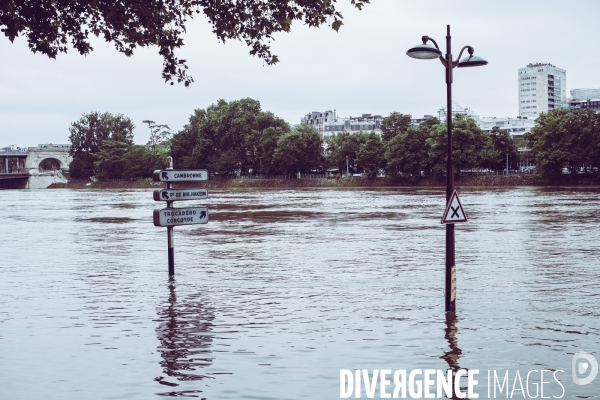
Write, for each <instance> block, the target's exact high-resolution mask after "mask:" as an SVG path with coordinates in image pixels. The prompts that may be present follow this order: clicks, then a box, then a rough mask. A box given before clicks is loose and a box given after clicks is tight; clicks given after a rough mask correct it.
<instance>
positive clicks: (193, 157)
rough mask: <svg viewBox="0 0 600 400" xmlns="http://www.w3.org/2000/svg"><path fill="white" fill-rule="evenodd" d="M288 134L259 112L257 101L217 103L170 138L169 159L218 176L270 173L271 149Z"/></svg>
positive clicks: (275, 120)
mask: <svg viewBox="0 0 600 400" xmlns="http://www.w3.org/2000/svg"><path fill="white" fill-rule="evenodd" d="M269 128H272V129H269ZM289 131H290V127H289V125H288V124H287V123H286V122H285V121H283V120H282V119H280V118H277V117H276V116H274V115H273V114H272V113H270V112H265V111H262V110H261V107H260V103H259V102H258V101H256V100H253V99H249V98H247V99H242V100H236V101H232V102H229V103H228V102H226V101H225V100H219V101H218V102H217V103H216V104H212V105H211V106H209V107H208V108H207V109H206V110H204V109H197V110H195V111H194V114H193V115H192V116H191V117H190V120H189V123H188V124H187V125H186V126H185V127H184V128H183V130H182V131H181V132H178V133H177V134H175V135H174V136H173V139H172V141H171V155H172V156H173V158H174V161H175V165H177V166H178V167H179V168H206V169H209V170H210V171H211V172H213V173H217V174H220V175H231V174H233V173H236V172H237V171H240V172H241V173H247V172H248V171H250V170H252V171H253V172H254V173H273V167H274V163H273V160H272V158H273V155H274V152H275V150H274V146H276V143H277V141H278V140H279V137H280V136H281V135H283V134H284V133H287V132H289Z"/></svg>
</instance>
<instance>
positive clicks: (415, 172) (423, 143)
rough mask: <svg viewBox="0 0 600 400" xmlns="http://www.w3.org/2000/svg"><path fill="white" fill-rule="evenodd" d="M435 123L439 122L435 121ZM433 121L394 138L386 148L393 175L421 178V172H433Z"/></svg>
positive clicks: (388, 167)
mask: <svg viewBox="0 0 600 400" xmlns="http://www.w3.org/2000/svg"><path fill="white" fill-rule="evenodd" d="M434 121H435V122H439V121H438V120H437V119H434ZM432 122H433V121H430V122H427V121H424V122H422V123H421V124H420V125H419V126H418V127H417V128H413V127H410V128H408V129H407V130H406V132H404V133H400V134H398V135H396V136H394V137H393V138H392V139H391V140H390V141H389V142H388V143H387V146H386V152H385V159H386V162H387V170H388V173H390V174H391V175H397V174H402V175H406V176H420V175H421V171H424V172H426V173H427V174H429V173H430V171H431V165H430V162H429V155H428V153H429V150H430V149H429V142H428V141H427V139H428V138H429V137H430V135H431V131H432V127H433V126H435V125H434V124H432Z"/></svg>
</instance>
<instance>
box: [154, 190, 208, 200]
mask: <svg viewBox="0 0 600 400" xmlns="http://www.w3.org/2000/svg"><path fill="white" fill-rule="evenodd" d="M207 198H208V190H206V189H204V188H200V189H161V190H155V191H154V200H156V201H179V200H201V199H207Z"/></svg>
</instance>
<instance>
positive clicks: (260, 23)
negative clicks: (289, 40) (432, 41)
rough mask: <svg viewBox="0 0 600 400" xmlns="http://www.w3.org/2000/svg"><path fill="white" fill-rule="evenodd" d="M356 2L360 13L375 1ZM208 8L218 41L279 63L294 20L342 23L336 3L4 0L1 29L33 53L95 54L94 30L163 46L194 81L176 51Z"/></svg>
mask: <svg viewBox="0 0 600 400" xmlns="http://www.w3.org/2000/svg"><path fill="white" fill-rule="evenodd" d="M350 3H351V4H353V5H354V6H355V7H356V8H358V9H359V10H360V9H362V7H363V6H364V4H365V3H368V0H350ZM200 13H202V14H203V16H204V17H205V18H206V19H207V20H208V22H209V23H210V24H211V26H212V32H213V34H214V35H215V36H216V37H217V39H218V40H220V41H222V42H223V43H224V42H225V41H226V40H234V41H237V40H239V41H242V42H245V43H246V45H248V47H250V49H251V50H250V54H252V55H257V56H258V57H260V58H262V59H263V60H264V61H265V62H266V63H267V64H274V63H277V62H278V59H277V56H275V55H273V54H272V53H271V49H270V46H269V43H270V42H271V41H272V40H274V38H273V35H274V34H276V33H278V32H289V31H290V28H291V25H292V22H294V21H299V22H304V23H305V24H306V25H308V26H311V27H319V26H321V25H323V24H329V23H330V24H331V27H332V28H333V29H334V30H336V31H337V30H338V29H339V28H340V26H341V25H342V15H341V14H340V12H339V11H338V10H337V9H336V4H335V1H287V0H286V1H262V0H238V1H229V0H226V1H216V2H215V1H208V0H170V1H163V0H121V1H90V0H69V1H22V0H3V1H2V2H0V27H2V32H4V35H5V36H6V37H7V38H8V39H9V40H10V41H11V42H12V41H14V39H15V38H16V37H17V36H25V37H26V38H27V43H28V45H29V48H30V49H31V51H32V52H34V53H37V52H39V53H42V54H45V55H47V56H48V57H50V58H56V56H57V54H58V53H66V52H67V50H68V45H67V44H68V43H69V42H70V43H71V45H72V46H73V48H75V50H77V51H78V52H79V53H80V54H82V55H87V54H89V53H90V52H91V51H92V50H93V48H92V46H91V44H90V35H91V34H93V35H95V36H97V37H102V38H103V39H104V40H106V41H107V42H112V43H113V44H114V45H115V48H116V49H117V51H119V52H121V53H123V54H125V55H126V56H128V57H129V56H131V55H132V54H133V52H134V50H135V49H136V48H138V47H150V46H157V47H158V53H159V54H160V55H161V57H162V58H163V71H162V76H163V78H164V79H165V81H170V80H173V79H177V81H178V82H183V83H184V84H185V86H188V85H189V84H190V83H191V82H193V79H192V78H191V77H190V76H188V75H187V73H186V70H187V65H186V60H182V59H179V58H178V57H177V56H176V55H175V51H176V50H177V49H179V48H180V47H182V46H183V37H184V35H185V33H186V25H187V23H188V20H191V19H193V18H194V16H195V15H196V14H200ZM171 84H173V83H171Z"/></svg>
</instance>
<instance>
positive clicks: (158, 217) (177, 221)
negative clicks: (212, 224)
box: [153, 207, 208, 226]
mask: <svg viewBox="0 0 600 400" xmlns="http://www.w3.org/2000/svg"><path fill="white" fill-rule="evenodd" d="M153 216H154V226H179V225H195V224H206V223H207V222H208V207H188V208H163V209H162V210H154V215H153Z"/></svg>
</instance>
